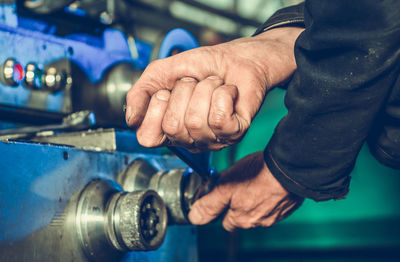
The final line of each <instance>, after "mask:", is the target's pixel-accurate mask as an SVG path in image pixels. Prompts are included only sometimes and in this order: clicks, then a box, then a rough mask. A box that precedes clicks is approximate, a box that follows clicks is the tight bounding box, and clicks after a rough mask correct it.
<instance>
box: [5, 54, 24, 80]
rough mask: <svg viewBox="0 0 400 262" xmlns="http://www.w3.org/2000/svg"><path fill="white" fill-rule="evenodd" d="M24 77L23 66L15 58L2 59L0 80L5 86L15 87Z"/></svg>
mask: <svg viewBox="0 0 400 262" xmlns="http://www.w3.org/2000/svg"><path fill="white" fill-rule="evenodd" d="M23 79H24V68H23V67H22V65H21V64H20V63H19V62H18V61H17V60H16V59H15V58H8V59H7V60H6V61H4V63H3V65H2V66H1V71H0V81H1V82H2V84H4V85H6V86H12V87H16V86H18V85H19V84H20V83H21V82H22V80H23Z"/></svg>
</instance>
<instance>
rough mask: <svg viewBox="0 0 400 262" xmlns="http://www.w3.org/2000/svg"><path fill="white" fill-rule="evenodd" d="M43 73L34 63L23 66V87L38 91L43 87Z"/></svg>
mask: <svg viewBox="0 0 400 262" xmlns="http://www.w3.org/2000/svg"><path fill="white" fill-rule="evenodd" d="M42 76H43V71H42V70H41V69H40V68H39V66H38V65H37V64H36V63H33V62H30V63H28V64H26V66H25V79H24V86H25V87H26V88H29V89H32V90H39V89H41V88H42V87H43V80H42Z"/></svg>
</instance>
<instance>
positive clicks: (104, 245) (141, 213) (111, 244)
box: [76, 179, 167, 261]
mask: <svg viewBox="0 0 400 262" xmlns="http://www.w3.org/2000/svg"><path fill="white" fill-rule="evenodd" d="M77 206H78V207H77V215H76V223H77V230H78V237H79V239H80V242H81V246H82V248H83V249H84V251H85V253H86V255H87V256H88V257H89V258H90V260H92V261H109V260H110V259H112V257H113V256H115V250H118V251H119V252H126V251H148V250H155V249H157V248H159V247H160V246H161V244H162V242H163V241H164V237H165V233H166V229H167V213H166V208H165V205H164V203H163V201H162V199H161V198H160V196H159V195H158V194H157V193H156V192H155V191H152V190H142V191H134V192H130V193H128V192H124V191H122V188H121V187H120V186H119V185H118V184H116V183H115V182H113V181H110V180H103V179H98V180H93V181H91V182H90V183H89V184H88V185H87V186H86V187H85V189H84V190H83V191H82V193H81V194H80V197H79V200H78V204H77Z"/></svg>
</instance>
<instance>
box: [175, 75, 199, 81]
mask: <svg viewBox="0 0 400 262" xmlns="http://www.w3.org/2000/svg"><path fill="white" fill-rule="evenodd" d="M179 80H180V81H185V82H195V81H197V80H196V79H194V78H193V77H189V76H185V77H182V78H181V79H179Z"/></svg>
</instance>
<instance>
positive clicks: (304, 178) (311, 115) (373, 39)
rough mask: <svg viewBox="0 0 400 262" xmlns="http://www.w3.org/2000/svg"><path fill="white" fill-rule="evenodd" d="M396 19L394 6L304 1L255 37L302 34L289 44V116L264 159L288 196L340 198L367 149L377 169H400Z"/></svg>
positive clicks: (372, 1)
mask: <svg viewBox="0 0 400 262" xmlns="http://www.w3.org/2000/svg"><path fill="white" fill-rule="evenodd" d="M399 14H400V1H398V0H392V1H389V0H388V1H386V0H382V1H377V0H360V1H349V0H335V1H332V0H307V1H306V2H305V5H304V4H300V5H297V6H292V7H288V8H285V9H282V10H280V11H278V12H277V13H275V14H274V15H273V16H272V17H271V18H270V19H269V20H268V21H267V22H266V23H265V24H264V25H263V26H262V27H260V28H259V29H258V30H257V32H256V34H259V33H262V32H263V31H265V30H269V29H271V28H275V27H279V26H291V25H293V26H303V27H305V28H306V30H305V31H304V32H303V33H301V35H300V36H299V38H298V39H297V41H296V43H295V50H294V52H295V58H296V63H297V71H296V72H295V73H294V75H293V77H292V79H291V80H290V82H289V84H288V87H287V93H286V97H285V105H286V107H287V109H288V114H287V115H286V116H285V117H284V118H283V119H282V120H281V121H280V123H279V124H278V126H277V127H276V129H275V132H274V135H273V137H272V138H271V140H270V142H269V144H268V146H267V148H266V149H265V151H264V158H265V161H266V163H267V165H268V167H269V168H270V170H271V172H272V173H273V175H274V176H275V177H276V179H277V180H278V181H279V182H280V183H281V184H282V185H283V186H284V187H285V188H286V189H287V190H288V191H290V192H292V193H294V194H297V195H299V196H303V197H307V198H311V199H314V200H316V201H322V200H328V199H339V198H343V197H344V196H345V195H346V194H347V192H348V188H349V182H350V175H349V174H350V172H351V171H352V169H353V167H354V164H355V160H356V157H357V155H358V153H359V151H360V149H361V146H362V145H363V143H364V142H365V141H368V142H369V145H370V150H371V152H372V154H373V155H374V156H375V157H376V158H377V159H378V160H379V161H380V162H381V163H383V164H385V165H388V166H390V167H392V168H396V169H399V168H400V78H399V72H400V59H399V55H400V19H399ZM399 173H400V172H399Z"/></svg>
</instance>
